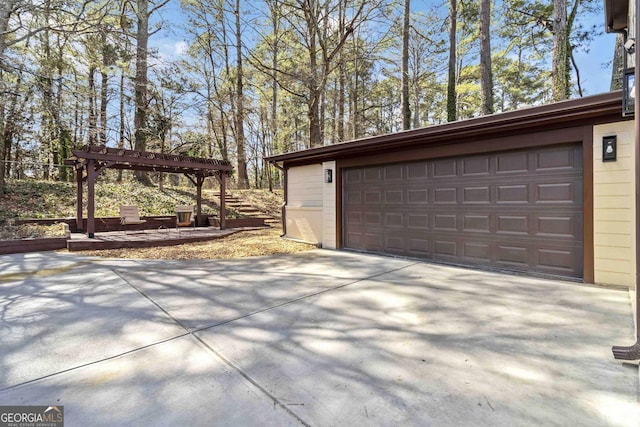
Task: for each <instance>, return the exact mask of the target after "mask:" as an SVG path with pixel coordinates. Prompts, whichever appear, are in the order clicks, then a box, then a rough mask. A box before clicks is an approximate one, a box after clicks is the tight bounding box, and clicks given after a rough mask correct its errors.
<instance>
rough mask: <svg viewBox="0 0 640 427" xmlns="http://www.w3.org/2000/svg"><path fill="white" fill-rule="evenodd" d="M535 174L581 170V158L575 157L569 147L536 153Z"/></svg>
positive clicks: (573, 151) (574, 153)
mask: <svg viewBox="0 0 640 427" xmlns="http://www.w3.org/2000/svg"><path fill="white" fill-rule="evenodd" d="M535 159H536V165H535V169H536V172H549V171H552V170H556V171H557V170H573V169H576V167H578V168H580V169H581V168H582V156H579V157H577V156H576V151H575V150H573V149H572V148H571V147H559V148H555V149H547V150H544V151H538V152H537V153H536V156H535Z"/></svg>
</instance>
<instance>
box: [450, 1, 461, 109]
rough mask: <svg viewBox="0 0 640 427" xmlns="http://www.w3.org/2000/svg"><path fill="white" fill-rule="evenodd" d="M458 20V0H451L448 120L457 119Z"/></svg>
mask: <svg viewBox="0 0 640 427" xmlns="http://www.w3.org/2000/svg"><path fill="white" fill-rule="evenodd" d="M457 20H458V4H457V0H449V71H448V73H447V121H449V122H455V121H456V119H457V115H458V114H457V105H456V103H457V100H456V32H457V31H458V29H457Z"/></svg>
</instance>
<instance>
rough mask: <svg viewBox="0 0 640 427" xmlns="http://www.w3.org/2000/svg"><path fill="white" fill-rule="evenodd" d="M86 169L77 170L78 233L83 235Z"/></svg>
mask: <svg viewBox="0 0 640 427" xmlns="http://www.w3.org/2000/svg"><path fill="white" fill-rule="evenodd" d="M83 169H84V168H78V169H76V187H77V191H76V193H77V199H76V203H77V206H76V231H77V232H78V233H82V232H83V231H84V225H83V224H82V170H83Z"/></svg>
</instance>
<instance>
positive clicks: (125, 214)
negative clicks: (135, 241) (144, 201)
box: [120, 205, 147, 233]
mask: <svg viewBox="0 0 640 427" xmlns="http://www.w3.org/2000/svg"><path fill="white" fill-rule="evenodd" d="M145 222H147V220H146V219H140V213H139V212H138V207H137V206H135V205H134V206H120V225H121V226H122V227H125V229H124V232H125V233H126V232H127V229H126V226H127V225H139V224H144V223H145Z"/></svg>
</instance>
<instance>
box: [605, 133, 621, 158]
mask: <svg viewBox="0 0 640 427" xmlns="http://www.w3.org/2000/svg"><path fill="white" fill-rule="evenodd" d="M616 140H617V137H616V136H615V135H613V136H603V137H602V161H603V162H615V161H616V157H617V154H618V149H617V141H616Z"/></svg>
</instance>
